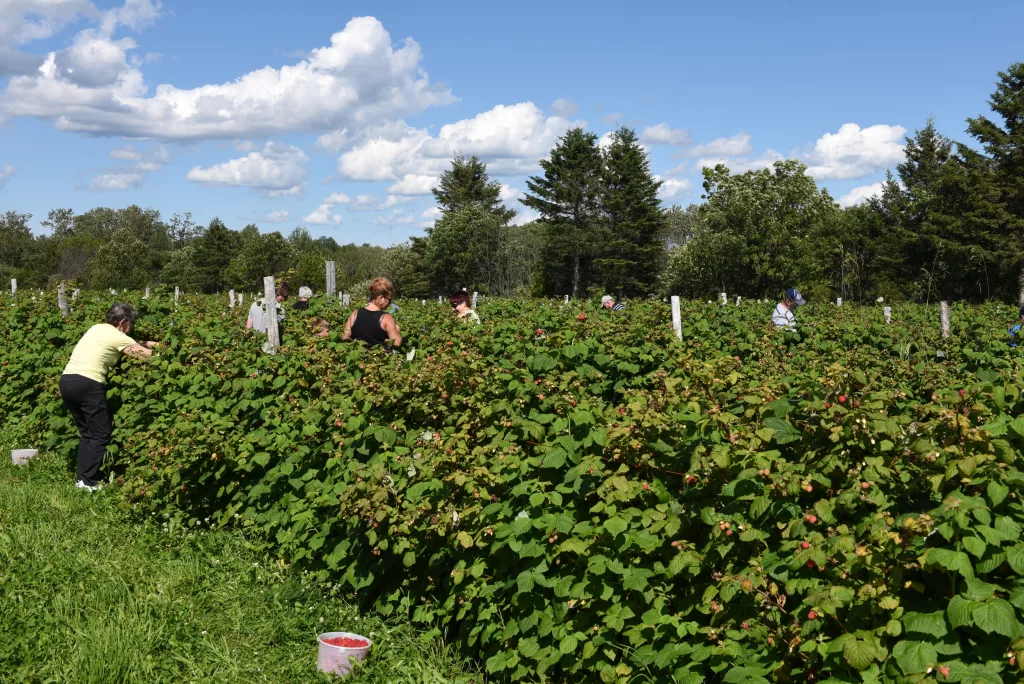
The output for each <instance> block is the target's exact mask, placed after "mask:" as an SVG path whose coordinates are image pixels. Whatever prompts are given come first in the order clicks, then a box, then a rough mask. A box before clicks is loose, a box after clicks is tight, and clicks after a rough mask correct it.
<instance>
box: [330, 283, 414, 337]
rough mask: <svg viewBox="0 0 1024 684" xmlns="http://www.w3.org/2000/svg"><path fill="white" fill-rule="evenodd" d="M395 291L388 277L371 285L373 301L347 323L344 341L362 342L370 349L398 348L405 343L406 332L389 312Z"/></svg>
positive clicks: (359, 310)
mask: <svg viewBox="0 0 1024 684" xmlns="http://www.w3.org/2000/svg"><path fill="white" fill-rule="evenodd" d="M394 297H395V288H394V287H393V286H392V285H391V281H390V280H388V279H387V278H375V279H374V280H373V282H372V283H370V301H369V303H367V305H366V306H364V307H363V308H361V309H356V310H355V311H353V312H352V315H351V316H349V317H348V321H346V323H345V334H344V335H343V336H342V338H341V339H343V340H359V341H360V342H363V343H365V344H366V345H368V346H370V347H376V346H381V347H384V348H386V349H394V348H395V347H398V346H401V344H402V331H401V330H399V329H398V323H396V322H395V317H394V316H392V315H391V314H389V313H388V312H387V308H388V307H389V306H391V300H392V299H394Z"/></svg>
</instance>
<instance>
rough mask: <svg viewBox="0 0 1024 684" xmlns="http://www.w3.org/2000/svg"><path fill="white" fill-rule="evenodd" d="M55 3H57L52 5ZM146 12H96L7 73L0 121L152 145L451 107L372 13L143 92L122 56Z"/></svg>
mask: <svg viewBox="0 0 1024 684" xmlns="http://www.w3.org/2000/svg"><path fill="white" fill-rule="evenodd" d="M57 1H58V2H59V1H60V0H57ZM152 7H155V6H154V5H152V4H151V3H148V2H146V1H145V0H138V1H135V0H129V2H128V3H127V4H126V5H125V6H123V7H121V8H117V9H115V10H111V11H110V12H107V13H104V14H103V15H102V18H101V19H100V22H99V28H97V29H86V30H84V31H82V32H80V33H79V35H78V36H77V37H76V38H75V40H74V41H73V42H72V45H71V47H70V48H68V49H66V50H62V51H59V52H52V53H50V54H49V55H47V56H46V58H45V60H44V61H43V63H42V66H41V67H40V68H39V69H38V70H37V71H36V72H34V73H30V74H25V75H20V76H14V77H12V78H11V79H10V82H9V84H8V86H7V88H6V90H4V91H3V92H2V93H0V118H11V117H35V118H41V119H48V120H52V121H54V123H55V125H56V126H57V128H59V129H62V130H71V131H82V132H88V133H94V134H99V135H121V136H125V137H147V138H154V139H158V140H196V139H203V138H245V137H265V136H268V135H273V134H277V133H282V132H286V131H287V132H294V131H304V132H313V133H324V132H328V131H336V130H344V129H353V130H361V129H363V128H366V127H370V126H373V125H376V124H377V122H379V121H381V120H388V119H391V118H394V117H398V116H403V115H406V114H415V113H419V112H421V111H423V110H424V109H426V108H428V107H432V106H438V105H444V104H448V103H450V102H453V101H454V97H453V96H452V94H451V92H450V91H449V90H448V89H446V88H442V87H438V86H436V85H433V84H431V83H430V80H429V77H428V76H427V75H426V74H425V73H424V72H423V71H422V69H421V68H420V61H421V52H420V46H419V45H418V44H417V43H416V42H415V41H414V40H412V39H406V40H405V41H403V42H402V44H401V47H398V48H397V49H396V48H394V47H392V43H391V36H390V34H389V33H388V32H387V31H386V30H385V29H384V27H383V25H381V23H380V22H379V21H378V20H376V19H374V18H373V17H356V18H354V19H352V20H351V21H349V22H348V24H347V25H346V26H345V28H344V29H343V30H342V31H339V32H337V33H335V34H334V35H333V36H331V44H330V45H329V46H326V47H321V48H316V49H314V50H312V51H311V52H310V53H309V56H308V57H307V58H306V59H304V60H301V61H299V62H298V63H296V64H291V65H285V66H283V67H281V68H280V69H274V68H272V67H269V66H267V67H264V68H262V69H258V70H256V71H252V72H249V73H247V74H243V75H241V76H239V77H238V78H235V79H232V80H231V81H228V82H225V83H221V84H209V85H203V86H199V87H197V88H191V89H180V88H177V87H175V86H173V85H170V84H161V85H158V86H156V88H155V89H152V90H151V89H150V87H149V85H148V84H147V83H146V79H145V78H144V77H143V74H142V72H141V71H140V69H139V67H137V66H136V65H133V64H132V63H131V62H130V61H129V60H128V59H127V57H126V54H127V52H128V51H130V50H132V49H134V48H135V43H134V41H132V40H131V39H120V40H114V39H112V38H111V36H110V32H111V31H113V29H114V27H115V26H117V25H123V26H129V27H134V28H138V27H139V26H142V25H144V24H145V23H147V22H148V21H151V20H152V18H153V16H154V13H153V11H151V8H152Z"/></svg>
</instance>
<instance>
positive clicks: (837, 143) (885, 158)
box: [798, 123, 907, 180]
mask: <svg viewBox="0 0 1024 684" xmlns="http://www.w3.org/2000/svg"><path fill="white" fill-rule="evenodd" d="M906 132H907V129H905V128H904V127H903V126H887V125H884V124H879V125H875V126H868V127H867V128H861V127H860V126H858V125H857V124H854V123H848V124H843V125H842V126H841V127H840V128H839V130H838V131H837V132H835V133H826V134H825V135H823V136H821V137H820V138H818V140H817V141H816V142H815V143H814V146H813V147H812V148H811V149H809V150H804V151H799V152H798V154H799V157H800V158H801V159H802V160H804V162H805V163H806V164H807V165H808V169H807V173H808V174H809V175H811V176H814V177H815V178H816V179H817V180H833V179H834V180H847V179H853V178H863V177H864V176H868V175H871V174H873V173H875V172H877V171H879V170H881V169H884V168H888V167H890V166H892V165H893V164H896V163H897V162H901V161H903V159H904V152H903V136H904V135H905V134H906Z"/></svg>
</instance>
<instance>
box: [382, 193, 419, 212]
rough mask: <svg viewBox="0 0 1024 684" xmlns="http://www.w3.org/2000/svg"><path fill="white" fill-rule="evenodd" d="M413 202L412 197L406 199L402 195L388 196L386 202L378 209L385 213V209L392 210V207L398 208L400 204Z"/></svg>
mask: <svg viewBox="0 0 1024 684" xmlns="http://www.w3.org/2000/svg"><path fill="white" fill-rule="evenodd" d="M411 200H412V198H411V197H405V196H402V195H388V196H387V197H386V198H385V199H384V201H383V202H381V203H380V204H379V205H378V206H377V209H378V210H380V211H383V210H385V209H390V208H391V207H395V206H398V205H399V204H405V203H406V202H409V201H411Z"/></svg>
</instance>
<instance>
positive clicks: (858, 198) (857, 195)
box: [839, 181, 883, 208]
mask: <svg viewBox="0 0 1024 684" xmlns="http://www.w3.org/2000/svg"><path fill="white" fill-rule="evenodd" d="M882 185H883V183H882V181H878V182H877V183H872V184H871V185H862V186H860V187H859V188H854V189H853V190H850V192H848V193H846V194H845V195H843V196H842V197H840V198H839V206H841V207H844V208H845V207H852V206H854V205H856V204H863V203H864V202H866V201H868V200H869V199H871V198H872V197H874V196H875V195H880V194H882Z"/></svg>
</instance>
